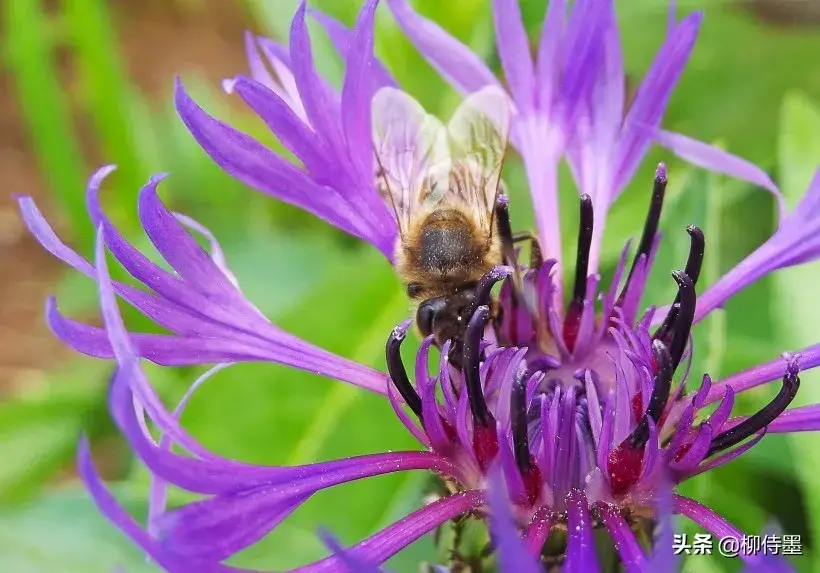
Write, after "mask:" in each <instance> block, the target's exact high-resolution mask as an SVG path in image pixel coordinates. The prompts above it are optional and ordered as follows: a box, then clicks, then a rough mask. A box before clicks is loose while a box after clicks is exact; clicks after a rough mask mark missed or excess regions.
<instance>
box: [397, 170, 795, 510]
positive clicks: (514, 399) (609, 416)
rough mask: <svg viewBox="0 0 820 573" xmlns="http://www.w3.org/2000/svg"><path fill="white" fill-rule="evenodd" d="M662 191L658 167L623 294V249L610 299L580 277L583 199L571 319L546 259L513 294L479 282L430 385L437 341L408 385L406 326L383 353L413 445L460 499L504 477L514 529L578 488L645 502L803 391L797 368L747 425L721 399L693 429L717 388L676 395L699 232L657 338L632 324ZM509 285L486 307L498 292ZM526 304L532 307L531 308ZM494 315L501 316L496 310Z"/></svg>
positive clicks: (594, 496)
mask: <svg viewBox="0 0 820 573" xmlns="http://www.w3.org/2000/svg"><path fill="white" fill-rule="evenodd" d="M665 188H666V174H665V170H664V169H663V168H662V167H661V168H659V169H658V172H657V174H656V177H655V183H654V188H653V193H652V200H651V202H650V207H649V213H648V215H647V219H646V224H645V225H644V230H643V234H642V237H641V241H640V243H639V245H638V250H637V252H636V254H635V256H634V259H633V261H632V264H631V267H630V268H629V272H628V274H626V278H625V280H624V281H623V283H624V284H623V286H622V287H620V283H621V278H622V275H623V274H624V271H625V269H626V265H625V262H626V255H625V253H626V251H625V253H624V255H623V256H622V258H621V262H620V265H619V266H618V269H617V270H616V273H615V277H614V278H613V282H612V285H611V286H610V288H609V290H608V291H607V292H605V293H602V294H601V295H600V296H598V295H597V291H596V288H597V285H598V281H599V277H598V276H597V275H591V276H590V275H589V274H588V272H589V268H588V267H589V264H588V263H589V248H590V241H591V236H592V224H593V220H594V217H593V210H592V201H591V200H590V198H589V197H588V196H583V197H581V225H580V232H579V238H578V247H579V249H578V253H579V254H578V261H577V264H576V273H575V284H574V288H573V291H572V297H571V299H570V302H569V304H568V306H567V308H566V311H565V312H564V309H563V308H559V307H558V303H557V301H556V298H557V297H556V296H555V293H556V289H555V288H554V286H553V284H552V277H551V275H550V271H551V270H552V268H553V265H554V264H555V262H554V261H547V262H545V263H543V264H542V265H541V266H540V267H538V268H532V269H528V270H526V272H525V273H524V275H523V277H522V282H520V283H516V284H515V288H514V282H513V280H511V279H512V277H510V276H509V275H510V274H511V272H512V269H509V268H501V267H498V268H496V269H493V270H492V271H490V272H489V273H487V274H486V275H485V276H484V277H482V279H481V280H480V282H479V284H478V286H477V288H476V295H475V300H474V303H473V306H472V308H471V309H470V314H469V315H467V316H469V320H467V325H466V327H465V330H464V333H463V336H462V337H461V340H460V343H459V344H458V345H456V344H455V343H454V342H452V341H446V342H445V343H444V344H443V345H442V347H441V349H440V350H441V354H440V360H439V366H438V369H437V373H436V374H435V375H430V374H429V364H428V359H429V350H430V346H431V345H432V344H433V343H434V339H433V337H432V336H431V337H428V338H426V339H425V340H424V342H423V343H422V346H421V349H420V351H419V353H418V355H417V358H416V368H415V378H416V380H415V385H414V384H412V383H411V382H410V379H409V377H408V375H407V372H406V370H405V367H404V364H403V362H402V359H401V355H400V346H401V343H402V341H403V340H404V338H405V336H406V332H407V329H408V327H409V321H408V322H406V323H405V324H403V325H402V326H400V327H397V328H396V329H394V331H393V333H392V335H391V337H390V339H389V340H388V342H387V349H386V350H387V366H388V371H389V374H390V377H391V379H392V381H393V384H394V386H395V388H396V389H397V390H398V392H399V393H400V394H401V396H402V397H403V399H404V401H405V403H406V404H407V406H408V407H409V408H410V409H411V410H412V411H413V412H414V413H415V414H416V416H417V417H418V419H419V421H420V422H421V428H418V431H417V432H415V433H416V435H417V436H422V438H421V439H422V440H423V441H426V442H427V444H428V445H429V447H430V448H431V449H432V450H433V451H435V452H437V453H438V454H440V455H442V456H445V457H447V458H449V459H451V460H453V461H454V462H455V463H454V466H455V467H458V468H459V475H454V476H450V477H452V478H454V480H455V482H456V483H457V484H458V486H457V487H463V488H465V489H471V488H483V487H486V481H487V478H488V476H490V475H491V474H492V473H493V471H494V468H496V467H499V468H500V471H501V472H502V473H503V475H504V476H505V478H506V479H505V482H506V485H507V487H508V489H509V493H510V497H511V499H512V500H513V501H514V502H515V504H516V505H517V506H518V507H519V508H521V511H522V513H521V515H520V516H519V517H520V518H521V521H522V523H526V521H527V519H528V516H531V511H532V509H533V508H536V507H539V506H546V507H549V508H551V511H558V512H561V511H564V510H565V508H566V504H567V500H568V499H569V498H570V497H571V496H572V491H573V490H575V489H580V490H583V491H584V492H585V495H586V496H587V498H588V499H589V500H590V501H591V502H592V503H598V502H600V503H603V504H615V505H620V504H623V503H626V504H628V505H634V504H637V505H641V504H644V503H645V500H646V499H648V498H647V495H648V494H649V493H651V492H652V491H653V490H654V489H657V487H658V483H659V482H665V481H668V480H670V479H671V480H673V481H680V480H682V479H685V478H686V477H688V476H690V475H694V474H696V473H698V472H699V471H700V470H699V467H702V464H703V463H707V464H708V463H710V462H709V461H707V458H710V457H711V456H715V455H717V454H719V453H721V452H724V451H725V450H727V449H729V448H732V447H734V446H737V445H738V444H740V443H741V442H742V441H744V440H746V439H747V438H749V437H751V436H754V435H756V434H759V433H760V432H761V431H763V430H764V429H765V427H766V426H767V425H768V424H769V423H771V421H772V420H774V419H775V418H776V417H777V415H778V414H779V413H780V412H782V411H783V410H784V409H785V408H786V406H788V404H789V403H790V402H791V400H792V399H793V398H794V395H795V393H796V391H797V387H798V384H799V380H798V379H797V365H796V361H795V360H792V361H790V363H789V368H788V372H787V375H786V377H784V379H783V387H782V389H781V392H780V393H779V394H778V396H777V397H776V398H775V399H774V400H773V401H772V402H771V403H770V404H769V405H768V406H766V407H765V408H763V409H762V410H761V411H760V412H758V413H757V414H755V415H754V416H751V417H749V418H747V419H745V420H741V421H732V420H729V414H730V411H731V408H732V395H731V393H730V391H727V393H726V396H725V397H724V400H723V402H721V404H720V405H719V406H718V408H717V409H716V410H715V411H714V412H713V413H712V414H711V415H710V416H709V417H708V418H706V419H704V420H703V422H701V423H699V424H696V423H695V420H696V417H697V416H698V415H699V412H698V411H699V410H700V409H701V408H703V407H704V406H705V405H706V403H707V397H708V395H709V392H710V389H711V381H710V380H709V378H708V376H706V377H704V382H703V384H702V385H701V386H700V388H699V389H698V390H697V391H696V392H694V393H692V394H687V392H686V388H685V383H686V377H687V375H686V373H685V374H684V375H683V376H682V377H681V378H682V379H681V381H680V383H679V384H678V385H677V386H676V387H674V388H673V381H672V379H673V375H674V373H675V372H676V371H677V370H678V368H679V366H680V364H681V362H682V361H683V359H684V358H685V357H686V356H687V348H688V346H689V340H690V331H691V328H692V324H693V322H694V317H695V306H696V302H697V298H696V292H695V284H696V282H697V279H698V277H699V275H700V271H701V267H702V264H703V255H704V247H705V240H704V236H703V233H702V232H701V231H700V229H698V228H697V227H694V226H690V227H688V228H687V232H688V233H689V236H690V250H689V256H688V259H687V261H686V266H685V269H684V270H677V271H673V272H672V277H673V279H674V280H675V282H676V283H677V285H678V292H677V295H676V297H675V300H674V302H673V303H672V305H671V307H670V309H669V311H668V313H667V315H666V316H665V317H664V319H663V321H662V322H661V323H660V325H659V326H658V327H657V328H655V329H654V332H652V331H651V327H652V325H653V318H654V315H655V311H654V309H652V308H650V309H649V310H648V311H647V312H646V313H645V314H644V315H643V316H642V317H640V318H637V314H638V305H639V302H640V298H641V295H642V294H643V290H644V286H645V283H646V278H647V274H648V271H649V268H650V266H651V259H652V255H653V253H654V251H655V248H656V246H657V231H658V221H659V219H660V211H661V207H662V204H663V195H664V191H665ZM504 279H507V280H506V281H505V282H504V284H503V285H502V287H501V291H500V293H499V296H498V300H497V301H493V300H492V299H491V291H492V288H493V286H494V285H495V284H496V283H498V282H499V281H502V280H504ZM619 287H620V288H619ZM528 293H529V294H532V293H534V296H533V297H532V299H533V300H534V301H535V302H534V304H529V302H530V301H526V303H525V301H524V297H526V296H529V294H528ZM596 299H600V301H601V304H600V307H601V309H600V311H597V310H596V304H595V303H596ZM493 305H495V306H496V307H500V308H501V312H500V313H498V312H495V313H493V312H491V306H493ZM688 354H689V355H691V350H689V352H688ZM454 355H457V356H458V359H457V360H451V358H453V356H454ZM391 390H392V389H391ZM391 399H393V401H394V406H396V407H397V408H398V404H397V403H396V402H395V399H394V398H392V394H391ZM727 455H731V453H730V454H727ZM650 497H651V496H650ZM625 500H626V501H625ZM641 500H644V501H641Z"/></svg>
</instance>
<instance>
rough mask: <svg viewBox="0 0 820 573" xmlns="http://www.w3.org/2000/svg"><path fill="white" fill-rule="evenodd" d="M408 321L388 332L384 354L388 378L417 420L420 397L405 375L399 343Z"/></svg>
mask: <svg viewBox="0 0 820 573" xmlns="http://www.w3.org/2000/svg"><path fill="white" fill-rule="evenodd" d="M409 325H410V323H409V322H408V323H405V324H403V325H400V326H397V327H396V328H394V329H393V332H391V333H390V338H388V339H387V346H386V348H385V355H386V357H387V372H388V374H390V379H391V380H392V381H393V385H394V386H396V389H397V390H398V391H399V394H401V397H402V398H404V401H405V402H406V403H407V406H408V407H409V408H410V409H411V410H412V411H413V413H414V414H416V416H418V418H419V420H421V418H422V416H421V398H419V395H418V392H416V389H415V388H413V385H412V384H411V383H410V379H409V378H408V377H407V370H405V368H404V362H402V359H401V343H402V342H404V339H405V337H406V336H407V328H408V327H409Z"/></svg>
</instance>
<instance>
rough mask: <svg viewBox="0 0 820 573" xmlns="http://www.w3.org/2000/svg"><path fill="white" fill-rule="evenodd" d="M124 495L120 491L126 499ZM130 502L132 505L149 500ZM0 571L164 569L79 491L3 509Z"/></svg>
mask: <svg viewBox="0 0 820 573" xmlns="http://www.w3.org/2000/svg"><path fill="white" fill-rule="evenodd" d="M123 497H125V496H123V495H119V498H120V500H121V501H122V499H123ZM135 501H136V500H134V499H129V500H127V503H125V505H126V506H127V507H129V508H130V509H135V508H140V509H141V511H142V513H144V511H145V510H144V504H141V503H139V502H135ZM0 570H2V571H9V572H11V571H14V573H52V572H56V571H59V572H60V573H112V572H114V571H124V572H127V573H148V572H154V571H159V569H158V568H157V567H155V566H154V565H151V564H149V563H147V562H146V559H145V556H144V554H143V553H142V552H141V551H140V550H139V549H138V548H137V547H136V546H135V545H133V544H132V543H131V542H130V541H129V540H128V539H126V537H125V536H124V535H123V534H122V533H120V532H119V531H117V530H116V529H115V528H114V527H113V526H112V525H111V524H110V523H109V522H108V521H106V520H105V518H104V517H103V516H102V515H101V514H100V513H99V511H98V510H97V508H96V507H95V506H94V503H93V502H92V501H91V499H90V498H89V497H88V494H87V493H86V492H85V491H83V490H81V489H79V488H75V487H72V488H71V489H67V490H63V491H59V492H52V493H50V494H48V496H46V497H44V498H43V499H41V500H38V501H37V502H35V503H34V504H32V505H30V506H29V507H26V508H21V509H17V510H4V511H3V512H2V513H0Z"/></svg>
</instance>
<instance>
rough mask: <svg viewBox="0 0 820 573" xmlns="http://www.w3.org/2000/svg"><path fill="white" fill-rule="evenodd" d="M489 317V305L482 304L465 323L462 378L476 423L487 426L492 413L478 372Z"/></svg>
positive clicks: (490, 420) (491, 418) (491, 419)
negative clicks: (482, 340) (485, 398)
mask: <svg viewBox="0 0 820 573" xmlns="http://www.w3.org/2000/svg"><path fill="white" fill-rule="evenodd" d="M489 319H490V307H488V306H486V305H482V306H480V307H478V308H477V309H476V311H475V313H474V314H473V316H471V317H470V322H469V323H468V324H467V331H466V334H465V336H464V361H463V368H464V379H465V385H466V387H467V398H468V399H469V400H470V409H471V410H472V412H473V418H474V419H475V422H476V424H478V425H480V426H485V427H486V426H489V425H490V423H491V422H492V421H493V415H492V414H491V413H490V410H489V408H487V402H486V401H485V400H484V389H483V388H482V387H481V376H480V374H479V369H480V359H481V337H482V336H483V335H484V327H485V326H487V322H488V321H489Z"/></svg>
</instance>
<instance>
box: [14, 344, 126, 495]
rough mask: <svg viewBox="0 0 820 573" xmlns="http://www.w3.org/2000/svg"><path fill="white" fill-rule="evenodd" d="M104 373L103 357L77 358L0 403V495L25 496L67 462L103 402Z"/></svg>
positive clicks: (106, 380)
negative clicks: (97, 358)
mask: <svg viewBox="0 0 820 573" xmlns="http://www.w3.org/2000/svg"><path fill="white" fill-rule="evenodd" d="M109 374H110V365H109V364H107V363H106V362H104V361H101V360H92V359H90V358H85V359H78V360H76V361H75V362H74V363H73V364H71V365H70V366H67V367H64V368H63V369H62V370H61V371H60V372H57V373H53V374H49V375H48V376H47V377H46V379H45V380H42V381H40V382H39V384H37V383H32V384H30V385H29V386H28V387H27V390H26V393H25V394H22V395H17V396H15V397H14V399H12V400H8V401H6V402H0V458H2V459H4V460H6V463H3V464H0V500H11V499H14V500H16V501H20V500H21V499H23V498H25V497H28V496H30V495H31V494H33V493H34V492H36V491H38V490H39V489H40V488H41V487H42V486H43V485H44V483H45V482H46V480H48V479H49V478H50V477H51V476H53V474H54V473H55V471H57V470H58V469H60V468H62V467H64V466H65V465H66V464H67V463H69V462H70V460H71V459H72V458H73V456H74V451H75V449H76V445H77V439H78V437H79V435H80V433H81V432H82V431H84V429H85V428H86V425H87V423H88V422H89V416H90V415H91V414H92V413H93V412H94V411H95V410H96V409H97V408H98V407H100V405H101V404H102V403H103V401H104V396H105V394H104V391H103V390H104V388H105V387H106V384H107V382H108V375H109ZM32 382H33V381H32Z"/></svg>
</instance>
